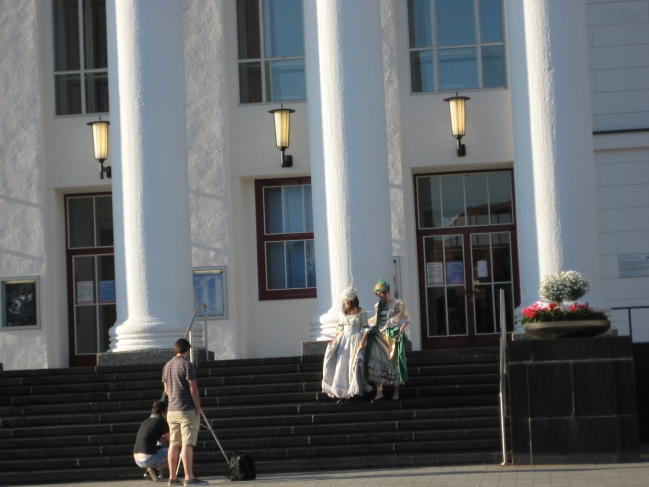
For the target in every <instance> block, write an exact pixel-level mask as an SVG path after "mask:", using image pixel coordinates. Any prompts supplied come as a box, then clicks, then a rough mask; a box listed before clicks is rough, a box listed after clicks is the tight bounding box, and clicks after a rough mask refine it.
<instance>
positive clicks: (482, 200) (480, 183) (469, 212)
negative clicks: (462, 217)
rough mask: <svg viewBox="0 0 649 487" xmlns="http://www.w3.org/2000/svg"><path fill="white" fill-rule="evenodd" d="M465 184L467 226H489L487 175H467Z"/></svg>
mask: <svg viewBox="0 0 649 487" xmlns="http://www.w3.org/2000/svg"><path fill="white" fill-rule="evenodd" d="M464 184H465V190H466V219H467V225H489V201H488V199H487V175H486V174H485V173H476V174H467V175H466V176H465V177H464Z"/></svg>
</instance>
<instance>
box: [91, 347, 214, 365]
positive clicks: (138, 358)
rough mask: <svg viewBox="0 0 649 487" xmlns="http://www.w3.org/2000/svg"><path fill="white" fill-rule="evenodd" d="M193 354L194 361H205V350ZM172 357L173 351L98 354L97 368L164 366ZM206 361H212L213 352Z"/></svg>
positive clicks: (133, 351) (195, 351)
mask: <svg viewBox="0 0 649 487" xmlns="http://www.w3.org/2000/svg"><path fill="white" fill-rule="evenodd" d="M193 353H194V360H198V361H199V362H204V361H205V350H194V351H193ZM174 355H176V353H175V352H174V351H173V349H161V350H132V351H130V352H107V353H98V354H97V366H99V367H101V366H104V365H107V366H114V365H142V364H166V363H167V362H169V361H170V360H171V359H172V358H173V357H174ZM208 360H214V352H210V353H209V359H208Z"/></svg>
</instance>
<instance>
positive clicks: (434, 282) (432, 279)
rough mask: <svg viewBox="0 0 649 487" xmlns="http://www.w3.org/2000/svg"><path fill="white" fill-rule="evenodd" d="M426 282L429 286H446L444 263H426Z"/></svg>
mask: <svg viewBox="0 0 649 487" xmlns="http://www.w3.org/2000/svg"><path fill="white" fill-rule="evenodd" d="M426 282H427V285H428V286H443V285H444V264H443V263H442V262H428V263H426Z"/></svg>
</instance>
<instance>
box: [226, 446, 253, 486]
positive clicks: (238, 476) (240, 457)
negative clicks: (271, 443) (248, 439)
mask: <svg viewBox="0 0 649 487" xmlns="http://www.w3.org/2000/svg"><path fill="white" fill-rule="evenodd" d="M256 477H257V472H256V470H255V461H254V460H253V459H252V457H251V456H250V455H248V454H247V453H240V452H238V451H233V452H232V455H231V456H230V479H229V480H255V478H256Z"/></svg>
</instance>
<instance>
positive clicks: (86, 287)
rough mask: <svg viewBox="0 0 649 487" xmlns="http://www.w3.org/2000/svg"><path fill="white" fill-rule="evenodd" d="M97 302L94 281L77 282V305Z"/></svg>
mask: <svg viewBox="0 0 649 487" xmlns="http://www.w3.org/2000/svg"><path fill="white" fill-rule="evenodd" d="M94 302H95V286H94V282H92V281H79V282H77V304H92V303H94Z"/></svg>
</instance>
